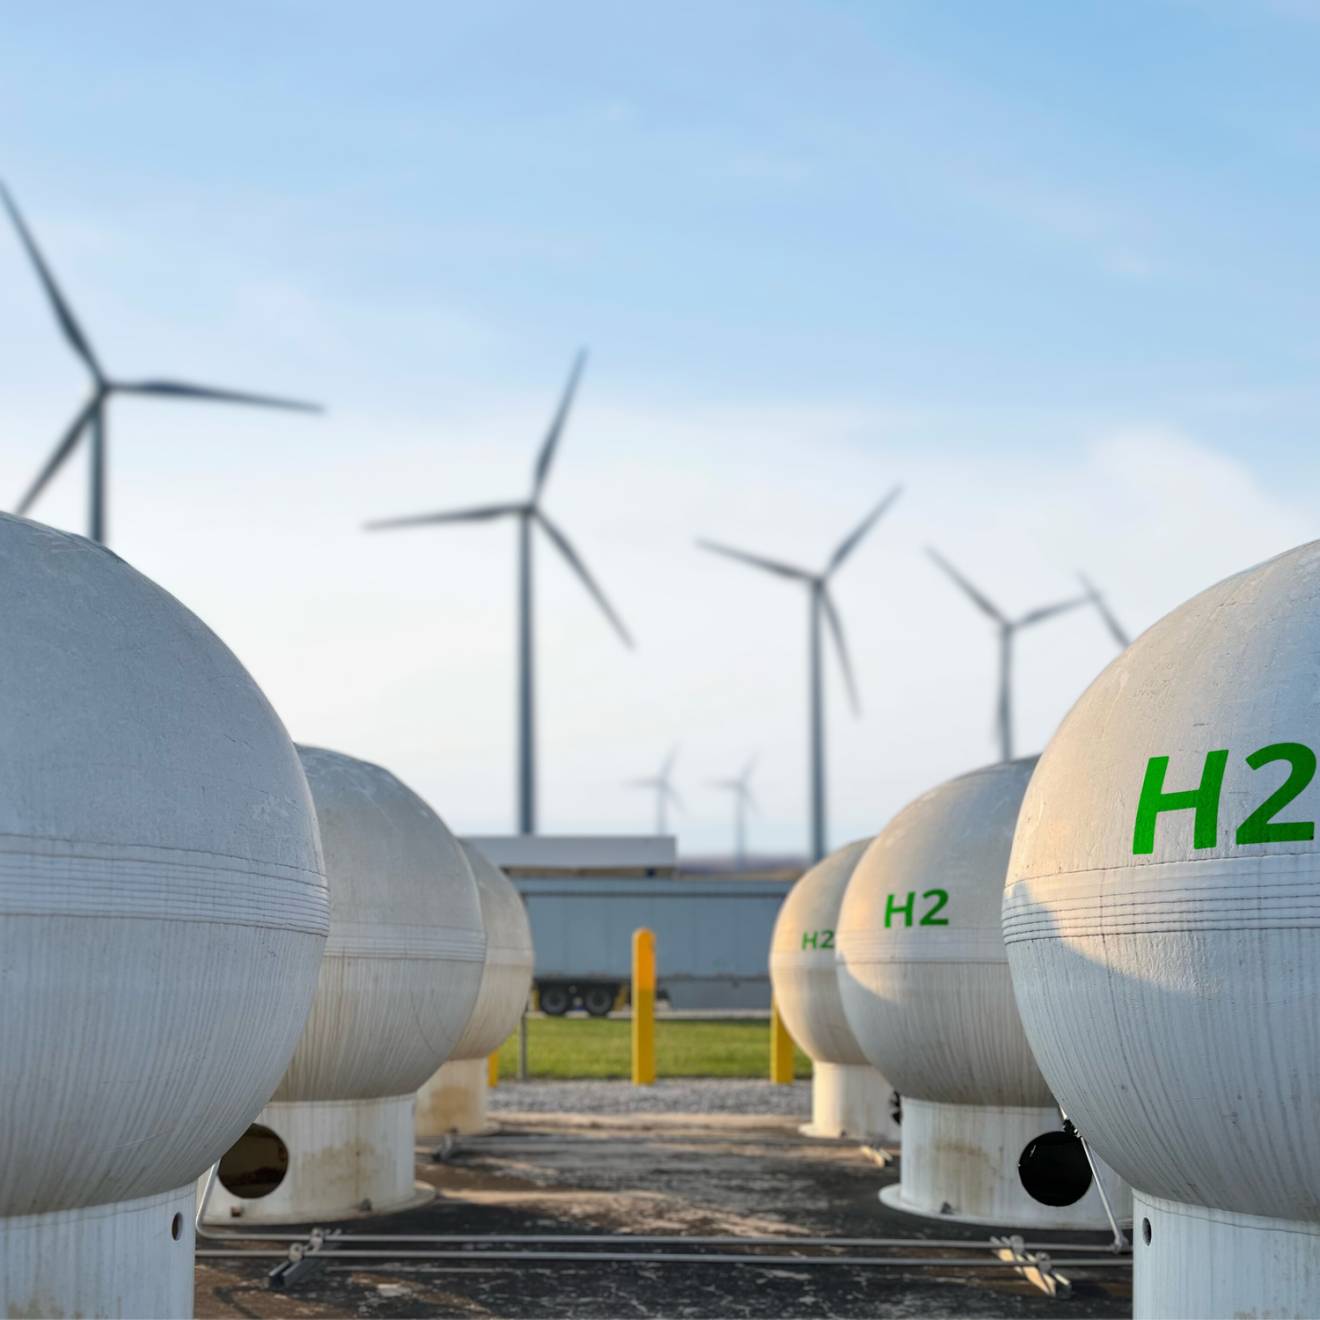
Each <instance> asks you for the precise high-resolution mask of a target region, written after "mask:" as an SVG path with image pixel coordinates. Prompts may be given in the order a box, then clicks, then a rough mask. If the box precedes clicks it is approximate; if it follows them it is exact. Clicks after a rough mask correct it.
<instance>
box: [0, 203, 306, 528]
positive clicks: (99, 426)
mask: <svg viewBox="0 0 1320 1320" xmlns="http://www.w3.org/2000/svg"><path fill="white" fill-rule="evenodd" d="M0 201H3V202H4V205H5V210H7V211H8V212H9V218H10V219H11V220H12V221H13V222H14V228H15V229H17V230H18V236H19V238H20V239H21V240H22V243H23V246H24V248H26V249H27V254H28V257H29V258H30V259H31V261H32V264H33V266H34V267H35V268H36V272H37V278H38V279H39V280H40V281H41V284H42V287H43V288H44V289H45V290H46V297H47V298H48V299H49V300H50V305H51V308H52V310H53V311H54V313H55V320H56V321H57V322H58V323H59V327H60V330H61V331H62V332H63V334H64V338H65V339H66V340H68V342H69V346H70V347H71V348H72V349H73V351H74V352H75V353H76V354H77V355H78V356H79V357H80V358H81V359H82V361H83V364H84V365H85V366H86V367H87V370H88V371H89V372H90V373H91V377H92V392H91V395H90V397H89V398H88V400H87V402H86V403H84V404H83V406H82V407H81V408H80V409H79V410H78V412H77V413H76V414H75V415H74V418H73V421H72V422H70V423H69V426H68V429H67V430H66V431H65V432H64V434H63V435H62V436H61V437H60V439H59V442H58V443H57V444H56V446H55V449H54V451H53V452H52V453H51V456H50V457H49V458H48V459H47V460H46V465H45V466H44V467H43V468H42V469H41V471H40V472H38V473H37V475H36V478H35V479H34V480H33V482H32V484H31V485H30V486H29V487H28V489H27V491H26V493H25V494H24V496H23V498H22V499H21V500H20V501H19V502H18V509H17V512H19V513H26V512H27V511H28V510H29V509H30V508H31V507H32V505H33V504H35V503H36V500H37V497H38V496H39V495H40V494H41V492H42V491H43V490H45V488H46V484H47V483H48V482H49V481H50V480H51V478H52V477H54V475H55V474H56V473H57V472H58V471H59V470H60V468H61V467H63V465H64V462H65V460H66V459H67V458H68V457H69V455H70V454H72V453H73V451H74V450H75V449H76V448H77V447H78V441H79V440H81V439H82V437H83V436H84V435H89V436H90V437H91V441H90V443H91V496H90V503H89V509H88V530H87V535H88V536H89V537H91V539H92V540H93V541H100V542H102V543H104V542H105V540H106V537H107V534H108V530H109V529H108V525H107V520H106V467H107V454H106V448H107V440H106V404H107V403H109V401H110V398H111V396H112V395H115V394H149V395H153V396H155V397H157V398H167V399H201V400H204V401H206V402H209V403H243V404H249V405H251V406H253V407H257V408H283V409H288V410H291V411H293V412H320V411H321V406H320V405H319V404H316V403H303V402H301V401H300V400H298V399H281V398H276V397H274V396H273V395H269V394H248V393H242V392H240V391H238V390H220V389H213V388H212V387H211V386H209V385H190V384H188V383H187V382H184V381H177V380H138V381H126V380H115V379H114V378H113V377H110V376H107V375H106V373H105V369H104V368H103V367H102V366H101V362H100V359H99V358H98V357H97V356H96V354H95V353H94V352H93V351H92V345H91V342H90V340H88V338H87V336H86V335H85V334H84V333H83V329H82V327H81V326H80V325H79V324H78V320H77V318H76V317H75V316H74V314H73V311H72V309H71V308H70V306H69V304H68V302H67V301H66V300H65V297H64V295H63V294H62V293H61V292H60V288H59V285H57V284H56V283H55V277H54V275H52V274H51V271H50V267H49V266H47V265H46V261H45V258H44V257H43V256H42V255H41V251H40V249H39V248H38V247H37V244H36V240H35V239H34V238H33V237H32V234H31V232H30V231H29V230H28V227H27V225H26V224H25V223H24V221H23V217H22V216H21V215H20V214H19V211H18V207H17V206H16V205H15V203H14V199H13V198H12V197H11V196H10V195H9V191H8V189H7V188H5V186H4V185H3V184H0Z"/></svg>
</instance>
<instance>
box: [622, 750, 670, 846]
mask: <svg viewBox="0 0 1320 1320" xmlns="http://www.w3.org/2000/svg"><path fill="white" fill-rule="evenodd" d="M677 759H678V748H677V747H675V748H674V749H673V751H671V752H670V753H669V755H668V756H667V757H666V758H665V763H664V765H662V766H661V767H660V773H659V774H656V775H649V776H647V777H646V778H644V779H629V780H628V781H627V787H628V788H649V789H650V790H651V791H652V792H653V793H654V794H655V832H656V833H657V834H668V833H669V813H668V807H669V804H670V803H671V802H672V803H673V804H674V806H676V807H677V808H678V809H679V810H680V811H682V810H683V799H682V798H681V797H679V795H678V790H677V789H676V788H675V787H674V762H675V761H676V760H677Z"/></svg>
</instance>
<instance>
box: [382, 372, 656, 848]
mask: <svg viewBox="0 0 1320 1320" xmlns="http://www.w3.org/2000/svg"><path fill="white" fill-rule="evenodd" d="M586 361H587V354H586V350H585V349H583V350H582V351H581V352H580V353H578V355H577V358H576V359H575V360H574V362H573V369H572V370H571V371H570V372H569V376H568V384H567V386H565V388H564V395H563V398H562V399H560V401H559V407H558V409H557V410H556V411H555V415H554V418H553V419H552V420H551V422H550V430H549V431H548V432H547V433H546V437H545V440H544V441H543V442H542V444H541V452H540V453H539V454H538V455H537V458H536V466H535V468H534V470H533V474H532V492H531V495H530V496H529V497H528V498H527V499H526V500H524V501H522V502H520V503H516V504H483V505H477V506H475V507H473V508H467V509H455V510H450V511H448V512H444V513H423V514H416V515H414V516H411V517H407V518H387V519H384V520H380V521H376V522H369V523H367V524H366V529H367V531H384V530H388V529H393V528H399V527H429V526H434V525H437V524H440V523H459V522H488V521H490V520H492V519H495V518H506V517H508V518H516V519H517V520H518V832H519V833H520V834H535V833H536V719H535V702H534V696H535V674H534V659H535V657H534V655H533V646H532V528H533V526H534V525H535V526H537V527H540V529H541V530H542V531H543V532H544V533H545V534H546V536H548V537H549V538H550V543H551V544H552V545H553V546H554V547H555V549H556V550H558V551H559V553H560V554H561V555H562V556H563V557H564V558H565V559H566V560H567V561H568V566H569V568H571V569H572V570H573V572H574V573H576V574H577V576H578V578H579V579H580V580H581V582H582V585H583V586H584V587H586V589H587V591H588V593H589V594H590V596H591V598H592V600H594V601H595V602H596V604H597V605H599V606H600V608H601V611H602V612H603V613H604V615H605V617H606V618H607V619H608V620H609V621H610V624H611V626H612V627H613V628H614V630H615V632H617V633H618V634H619V636H620V637H621V638H622V639H623V641H624V644H625V645H627V646H632V644H633V640H632V638H631V637H630V636H629V634H628V630H627V629H626V628H625V627H624V626H623V621H622V620H621V619H620V618H619V616H618V615H617V614H616V613H615V612H614V607H613V606H612V605H611V604H610V603H609V601H608V600H606V598H605V593H604V592H603V591H602V590H601V589H600V587H599V586H598V585H597V583H596V579H595V578H593V577H592V576H591V574H590V572H589V571H588V570H587V566H586V564H585V563H583V561H582V558H581V557H580V556H579V554H578V552H577V551H576V550H575V549H574V548H573V546H572V545H571V544H570V543H569V540H568V537H566V536H565V535H564V533H563V532H562V531H561V530H560V529H559V528H558V527H557V526H556V525H555V524H554V523H553V522H551V520H550V517H549V515H548V514H547V513H546V512H545V510H544V509H543V508H542V507H541V493H542V491H543V490H544V488H545V482H546V477H547V476H548V475H549V472H550V464H551V463H552V461H553V460H554V457H555V451H556V449H557V447H558V445H559V439H560V436H561V435H562V434H563V430H564V423H565V422H566V421H567V420H568V412H569V409H570V408H571V407H572V404H573V396H574V394H575V393H576V392H577V386H578V380H579V378H580V377H581V375H582V368H583V367H584V366H585V365H586Z"/></svg>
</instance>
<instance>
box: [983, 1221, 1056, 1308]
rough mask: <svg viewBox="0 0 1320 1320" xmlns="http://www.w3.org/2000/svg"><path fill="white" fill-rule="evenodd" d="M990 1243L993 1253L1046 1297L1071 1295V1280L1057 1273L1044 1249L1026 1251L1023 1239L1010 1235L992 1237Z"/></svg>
mask: <svg viewBox="0 0 1320 1320" xmlns="http://www.w3.org/2000/svg"><path fill="white" fill-rule="evenodd" d="M990 1245H991V1248H992V1249H993V1251H994V1253H995V1255H996V1256H997V1257H998V1258H999V1259H1000V1260H1002V1261H1004V1262H1005V1263H1006V1264H1011V1265H1012V1266H1013V1268H1014V1270H1015V1271H1016V1272H1017V1273H1018V1274H1020V1275H1021V1276H1022V1277H1023V1278H1024V1279H1026V1281H1027V1282H1028V1283H1030V1284H1032V1285H1033V1286H1035V1287H1037V1288H1039V1289H1040V1290H1041V1292H1043V1293H1044V1294H1045V1295H1046V1296H1047V1297H1071V1296H1072V1282H1071V1280H1069V1279H1067V1278H1065V1277H1064V1276H1063V1275H1062V1274H1059V1273H1058V1272H1057V1271H1056V1270H1055V1269H1054V1266H1053V1264H1052V1263H1051V1261H1050V1257H1049V1253H1048V1252H1045V1251H1028V1250H1027V1249H1026V1245H1025V1242H1024V1240H1023V1239H1022V1238H1021V1237H1019V1236H1017V1235H1016V1234H1015V1235H1014V1236H1012V1237H992V1238H991V1239H990Z"/></svg>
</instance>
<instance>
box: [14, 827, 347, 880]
mask: <svg viewBox="0 0 1320 1320" xmlns="http://www.w3.org/2000/svg"><path fill="white" fill-rule="evenodd" d="M6 839H14V840H16V841H18V842H20V843H33V844H41V843H61V844H69V845H70V846H72V847H76V848H89V847H90V848H95V847H102V848H114V849H119V850H122V851H125V852H131V851H133V850H135V849H142V850H144V851H147V852H172V853H186V854H189V855H191V856H195V857H219V858H223V859H224V860H225V861H230V862H241V863H242V864H243V865H244V866H274V867H278V868H279V869H280V870H283V871H296V872H299V873H300V874H302V875H308V876H314V877H316V878H317V879H320V880H324V879H325V872H324V871H317V870H314V869H313V868H312V867H309V866H298V865H297V864H295V863H293V862H276V861H262V860H259V859H257V858H255V857H244V856H243V855H242V854H240V853H226V852H216V851H215V850H213V849H211V848H185V847H183V846H182V845H180V844H170V843H112V842H110V841H109V840H106V839H66V838H64V837H62V836H61V835H56V834H6V833H3V832H0V840H6ZM10 851H11V850H10V849H8V848H4V847H0V855H3V854H5V853H7V852H10ZM56 855H58V856H60V857H77V858H83V859H85V860H87V861H94V862H100V861H105V860H107V859H106V858H105V857H103V856H102V855H101V854H99V853H86V852H62V853H59V854H56ZM134 860H137V859H134ZM146 860H150V859H146Z"/></svg>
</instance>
